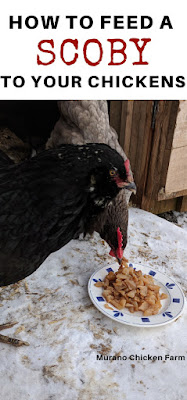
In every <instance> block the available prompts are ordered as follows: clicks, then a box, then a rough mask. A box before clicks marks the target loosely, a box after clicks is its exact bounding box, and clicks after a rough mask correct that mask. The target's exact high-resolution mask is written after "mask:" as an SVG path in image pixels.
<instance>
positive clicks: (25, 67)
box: [0, 0, 187, 100]
mask: <svg viewBox="0 0 187 400" xmlns="http://www.w3.org/2000/svg"><path fill="white" fill-rule="evenodd" d="M185 9H186V7H185V1H184V0H182V1H180V2H178V3H176V2H172V1H168V0H164V1H162V0H157V1H156V2H150V1H147V0H144V1H137V0H136V1H133V0H132V1H130V2H126V1H124V0H123V1H122V0H118V1H113V2H112V1H108V2H101V1H98V0H95V1H94V2H92V3H90V2H88V1H85V0H79V1H72V0H69V1H67V2H64V1H62V0H61V1H53V2H47V1H43V0H42V1H38V0H37V1H36V0H32V2H25V1H22V0H16V1H15V2H13V1H6V2H4V3H3V5H1V13H0V34H1V40H0V60H1V63H0V99H111V100H121V99H124V100H125V99H129V100H130V99H137V100H143V99H165V100H169V99H171V100H175V99H183V100H184V99H187V89H186V84H187V76H186V71H187V55H186V52H187V50H186V43H185V41H186V37H187V35H186V30H187V29H186V26H187V24H186V13H185Z"/></svg>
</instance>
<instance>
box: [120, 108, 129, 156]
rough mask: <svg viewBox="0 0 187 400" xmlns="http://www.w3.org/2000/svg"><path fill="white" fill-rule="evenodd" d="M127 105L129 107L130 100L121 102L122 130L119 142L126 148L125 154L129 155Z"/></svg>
mask: <svg viewBox="0 0 187 400" xmlns="http://www.w3.org/2000/svg"><path fill="white" fill-rule="evenodd" d="M127 107H128V101H126V100H124V101H122V104H121V121H120V122H121V124H120V132H119V142H120V145H121V147H122V149H123V150H124V152H125V154H126V155H127V157H128V151H127V149H126V147H125V137H126V134H127V132H126V119H127Z"/></svg>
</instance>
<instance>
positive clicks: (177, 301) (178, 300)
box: [173, 299, 181, 303]
mask: <svg viewBox="0 0 187 400" xmlns="http://www.w3.org/2000/svg"><path fill="white" fill-rule="evenodd" d="M180 301H181V300H180V299H173V303H180Z"/></svg>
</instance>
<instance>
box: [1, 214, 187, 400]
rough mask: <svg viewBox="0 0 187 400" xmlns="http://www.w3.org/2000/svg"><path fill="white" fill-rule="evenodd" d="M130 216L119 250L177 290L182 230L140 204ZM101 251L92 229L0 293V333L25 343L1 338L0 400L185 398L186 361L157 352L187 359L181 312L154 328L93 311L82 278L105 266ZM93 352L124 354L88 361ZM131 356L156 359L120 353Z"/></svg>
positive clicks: (185, 254)
mask: <svg viewBox="0 0 187 400" xmlns="http://www.w3.org/2000/svg"><path fill="white" fill-rule="evenodd" d="M129 214H130V218H129V219H130V222H129V242H128V246H127V249H126V251H125V256H126V257H127V258H128V259H129V261H132V262H136V263H141V264H142V265H149V266H152V267H154V269H155V270H159V271H161V272H163V273H166V274H167V275H169V276H170V277H171V278H173V279H175V280H176V281H177V282H178V283H179V284H180V285H181V287H182V289H183V291H184V292H185V291H186V283H185V280H186V275H187V272H186V270H187V269H186V260H187V248H186V247H187V246H186V243H187V231H186V230H185V229H182V228H181V227H178V226H176V225H175V224H172V223H171V222H168V221H166V220H164V219H161V218H159V217H158V216H155V215H153V214H151V213H148V212H145V211H143V210H139V209H135V208H131V209H130V210H129ZM181 224H182V222H181ZM108 252H109V248H108V246H107V244H106V243H104V242H103V241H102V240H101V239H100V237H99V235H98V234H94V236H93V237H91V238H89V239H87V240H76V241H71V242H70V243H69V244H68V245H67V246H65V247H64V248H63V249H61V250H59V251H58V252H56V253H54V254H51V255H50V256H49V257H48V259H47V260H46V261H45V262H44V263H43V265H42V266H41V267H40V268H39V269H38V270H37V271H36V272H35V273H34V274H32V275H31V276H30V277H28V278H27V279H25V280H23V281H21V282H20V283H19V284H16V285H12V286H9V287H6V288H2V289H1V290H0V310H1V319H0V323H1V324H3V323H6V322H13V321H16V322H17V324H16V325H14V326H13V327H12V328H9V329H6V330H3V331H1V332H0V333H1V334H4V335H8V336H12V337H17V338H18V339H21V340H25V341H27V342H29V344H30V345H29V346H23V347H19V348H16V347H13V346H11V345H8V344H3V343H0V352H1V364H0V385H1V392H0V400H4V399H8V400H27V399H29V400H36V399H40V400H61V399H63V400H66V399H70V400H98V399H99V400H113V399H114V398H118V400H125V399H128V400H135V399H137V398H138V400H142V399H145V400H148V399H150V398H152V399H153V400H156V399H159V398H160V399H164V400H176V399H177V400H182V399H185V394H186V390H187V384H186V371H185V365H186V364H185V361H184V360H180V359H177V360H165V359H164V357H165V354H169V355H170V356H185V357H187V354H186V353H187V348H186V344H187V333H186V332H187V321H186V313H185V312H183V314H182V316H181V317H179V319H178V320H176V322H173V323H171V324H168V325H166V326H164V327H158V328H153V329H151V328H150V329H144V328H136V327H130V326H125V325H121V324H119V323H118V322H117V321H113V320H110V319H109V318H107V317H105V316H104V315H103V314H101V313H100V312H99V311H98V310H97V309H96V308H95V307H94V306H93V304H92V303H91V301H90V299H89V296H88V292H87V283H88V280H89V278H90V276H91V274H92V273H93V271H94V270H96V269H98V268H99V267H102V266H104V265H106V264H110V263H113V258H111V257H110V256H109V255H108ZM101 354H103V355H112V356H114V355H121V356H127V360H113V361H111V360H97V355H99V356H100V355H101ZM136 354H137V355H138V356H141V355H143V356H147V355H151V356H157V357H158V356H162V357H163V359H162V360H158V359H157V360H130V359H129V356H131V355H132V356H133V357H134V355H136ZM133 357H131V358H133ZM158 388H159V397H158Z"/></svg>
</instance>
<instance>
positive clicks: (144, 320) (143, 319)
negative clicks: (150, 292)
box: [141, 318, 150, 322]
mask: <svg viewBox="0 0 187 400" xmlns="http://www.w3.org/2000/svg"><path fill="white" fill-rule="evenodd" d="M141 320H142V322H150V319H149V318H141Z"/></svg>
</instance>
